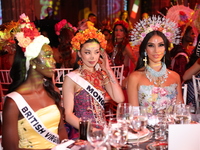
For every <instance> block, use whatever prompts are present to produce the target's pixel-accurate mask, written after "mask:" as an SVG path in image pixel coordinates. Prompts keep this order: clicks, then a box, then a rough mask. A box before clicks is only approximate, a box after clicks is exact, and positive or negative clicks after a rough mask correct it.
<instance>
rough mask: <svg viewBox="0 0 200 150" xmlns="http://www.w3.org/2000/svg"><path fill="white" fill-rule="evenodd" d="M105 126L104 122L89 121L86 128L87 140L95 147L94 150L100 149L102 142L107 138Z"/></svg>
mask: <svg viewBox="0 0 200 150" xmlns="http://www.w3.org/2000/svg"><path fill="white" fill-rule="evenodd" d="M106 132H107V126H105V124H100V123H96V122H91V121H89V123H88V129H87V140H88V141H89V142H90V144H91V145H92V146H93V147H94V148H95V150H100V147H101V145H102V144H105V142H106V141H107V139H108V134H107V133H106Z"/></svg>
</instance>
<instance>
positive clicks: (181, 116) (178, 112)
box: [174, 104, 191, 124]
mask: <svg viewBox="0 0 200 150" xmlns="http://www.w3.org/2000/svg"><path fill="white" fill-rule="evenodd" d="M174 122H175V124H190V122H191V114H190V106H189V105H184V104H179V105H176V106H175V110H174Z"/></svg>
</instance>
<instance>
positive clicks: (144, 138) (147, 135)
mask: <svg viewBox="0 0 200 150" xmlns="http://www.w3.org/2000/svg"><path fill="white" fill-rule="evenodd" d="M147 130H148V129H147ZM147 130H146V132H144V134H143V135H141V136H140V137H139V142H140V143H143V142H146V141H148V140H149V139H151V138H152V135H153V132H150V131H147ZM128 143H132V144H133V143H137V137H136V138H135V139H128Z"/></svg>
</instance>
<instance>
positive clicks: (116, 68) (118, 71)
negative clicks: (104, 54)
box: [111, 65, 124, 86]
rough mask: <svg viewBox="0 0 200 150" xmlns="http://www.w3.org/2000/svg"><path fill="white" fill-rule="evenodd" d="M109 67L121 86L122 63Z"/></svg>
mask: <svg viewBox="0 0 200 150" xmlns="http://www.w3.org/2000/svg"><path fill="white" fill-rule="evenodd" d="M111 69H112V70H113V72H114V74H115V77H116V78H117V80H118V81H119V85H121V86H122V81H123V71H124V65H121V66H111Z"/></svg>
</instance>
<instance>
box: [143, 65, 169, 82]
mask: <svg viewBox="0 0 200 150" xmlns="http://www.w3.org/2000/svg"><path fill="white" fill-rule="evenodd" d="M145 73H146V77H147V78H148V79H149V81H150V82H153V83H154V84H155V85H158V86H161V84H163V83H164V82H165V81H166V80H167V78H168V71H167V67H166V65H165V64H164V63H162V68H161V70H160V71H155V70H154V69H152V68H151V67H150V66H149V65H147V66H146V69H145Z"/></svg>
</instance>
